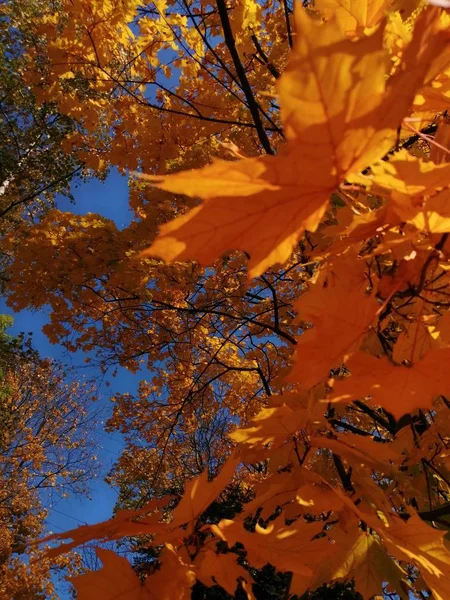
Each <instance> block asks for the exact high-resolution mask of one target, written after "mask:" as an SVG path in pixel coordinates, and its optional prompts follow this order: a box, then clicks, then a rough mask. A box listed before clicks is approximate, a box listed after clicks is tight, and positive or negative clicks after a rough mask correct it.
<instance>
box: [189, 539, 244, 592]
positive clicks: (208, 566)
mask: <svg viewBox="0 0 450 600" xmlns="http://www.w3.org/2000/svg"><path fill="white" fill-rule="evenodd" d="M237 558H238V557H237V555H236V554H232V553H231V552H228V553H227V554H216V553H215V552H213V551H212V550H210V549H208V548H206V549H205V550H204V551H203V552H200V554H199V556H198V560H197V561H196V565H197V571H196V575H197V578H198V579H199V580H200V581H202V582H203V583H204V584H205V585H208V586H211V585H216V584H217V585H220V586H221V587H223V589H224V590H225V591H227V592H228V593H229V594H230V595H231V596H233V595H234V593H235V591H236V587H237V584H238V582H237V580H238V579H240V578H241V579H243V580H245V581H247V582H249V583H251V582H253V578H252V577H251V575H250V573H249V572H248V571H246V570H245V569H244V568H243V567H241V566H240V565H238V564H237V562H236V561H237Z"/></svg>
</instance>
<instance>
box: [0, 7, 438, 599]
mask: <svg viewBox="0 0 450 600" xmlns="http://www.w3.org/2000/svg"><path fill="white" fill-rule="evenodd" d="M59 4H60V5H59V9H58V10H54V9H53V8H52V7H51V6H43V8H42V11H41V13H40V15H39V18H38V19H36V21H35V24H34V27H35V31H34V35H35V36H36V39H37V40H38V42H39V43H36V44H35V46H31V45H30V47H29V48H28V50H27V53H26V56H25V58H24V66H23V78H24V80H25V81H26V82H27V85H29V86H30V87H31V88H32V89H33V91H34V93H35V94H36V96H37V98H38V99H39V101H40V102H50V101H51V102H52V103H53V104H54V105H55V106H56V107H57V110H58V111H59V112H60V113H61V114H64V115H66V116H67V117H69V118H70V119H72V120H73V122H74V123H75V124H76V127H75V128H74V129H72V130H71V132H70V134H69V135H68V136H67V137H66V138H65V139H64V142H63V145H64V149H65V151H66V152H69V153H73V154H74V155H75V156H76V157H77V160H81V161H83V162H84V164H85V168H86V169H88V170H90V171H91V172H93V173H96V174H104V173H105V172H106V170H107V169H108V168H109V167H110V166H116V167H118V168H119V169H120V170H121V171H122V172H124V173H127V172H130V171H131V172H132V173H131V174H130V205H131V207H132V208H133V210H134V215H135V218H134V220H133V222H132V223H131V225H129V226H128V227H125V228H123V229H122V230H119V229H118V228H117V226H116V225H115V224H114V223H113V222H112V221H110V220H108V219H106V218H104V217H101V216H99V215H95V214H88V215H85V216H75V215H72V214H70V213H63V212H60V211H58V210H52V211H50V212H49V213H48V214H47V215H46V216H45V218H42V219H41V220H40V221H39V222H37V223H30V222H29V221H26V220H25V221H24V222H23V224H22V226H21V229H20V231H21V237H20V243H18V237H17V235H14V236H9V237H8V236H7V237H6V238H5V240H4V242H3V247H4V249H5V252H7V253H8V256H9V266H8V276H9V281H10V283H9V287H8V295H9V300H8V301H9V303H10V305H11V306H12V307H14V308H16V309H20V308H24V307H34V308H38V307H41V306H44V305H48V306H50V309H51V323H50V324H49V325H48V326H47V327H46V332H47V334H48V336H49V337H50V339H51V340H52V341H54V342H58V341H62V342H63V343H65V344H66V345H67V347H68V348H69V349H72V350H74V349H83V350H85V351H89V352H90V353H91V354H92V355H93V356H95V360H98V361H99V363H100V365H101V366H102V368H103V369H104V370H105V372H106V371H108V369H109V368H110V367H113V366H114V365H117V364H120V365H121V366H123V367H126V368H128V369H130V370H131V371H133V372H138V371H139V370H141V369H142V370H143V369H147V370H148V372H147V376H146V378H145V379H143V380H142V381H141V383H140V386H139V390H138V392H137V394H135V395H134V396H133V395H132V394H123V395H120V396H116V397H114V398H113V401H114V411H113V415H112V417H111V418H110V420H109V422H108V425H107V427H108V429H109V430H119V431H121V432H122V433H123V434H124V436H125V439H126V447H125V450H124V452H123V454H122V456H121V457H120V459H119V461H118V462H117V463H116V465H115V466H114V469H113V470H112V472H111V473H110V475H109V479H110V481H112V482H113V483H115V484H117V485H118V486H119V487H120V489H121V496H120V506H118V509H119V510H117V512H116V514H115V516H114V517H113V518H112V519H111V520H109V521H106V522H104V523H100V524H98V525H94V526H85V527H79V528H78V529H76V530H73V531H70V532H67V533H64V534H60V535H54V536H52V537H51V538H50V540H58V541H61V542H63V543H61V545H59V546H55V547H54V548H52V549H51V550H49V551H48V556H49V557H50V558H55V557H58V556H60V555H61V554H62V553H64V552H66V551H68V550H71V549H73V548H76V547H78V546H80V545H83V544H85V543H87V542H91V541H92V540H98V543H99V544H101V542H103V541H111V540H119V539H122V538H128V539H135V540H140V542H139V544H140V547H141V548H152V549H154V559H153V560H152V561H151V562H150V564H149V565H147V566H148V568H147V569H146V570H145V572H141V573H140V576H138V575H137V574H136V570H135V569H133V568H132V566H131V565H130V563H129V562H128V560H127V559H126V558H125V557H123V556H120V555H119V554H116V553H114V552H113V551H112V550H109V549H108V550H107V549H104V548H101V547H99V549H98V550H97V552H98V557H99V558H100V560H101V562H102V564H103V566H102V568H101V569H100V570H97V571H92V572H89V573H87V574H84V575H81V576H79V577H75V578H74V579H73V580H72V582H73V584H74V586H75V589H76V590H77V593H78V598H79V599H80V600H90V599H91V598H99V599H102V600H113V599H118V598H127V599H130V600H133V599H136V600H137V599H138V598H139V599H143V598H146V599H155V600H156V599H157V600H161V599H167V600H172V599H175V598H178V599H180V600H182V599H185V598H190V597H191V589H192V587H193V586H194V585H195V584H196V582H201V583H202V584H203V585H204V586H213V585H219V586H221V587H222V588H223V589H224V590H225V591H226V592H228V594H230V595H231V596H233V595H234V594H235V592H236V590H239V593H242V594H245V595H246V596H247V598H249V599H251V598H254V597H255V592H254V586H253V584H254V577H255V572H256V571H258V570H260V569H262V568H264V567H265V565H267V564H270V565H272V566H273V567H275V569H277V571H279V572H283V573H288V574H289V575H288V576H287V578H286V582H287V583H286V586H285V590H284V592H283V598H286V599H287V598H289V597H290V596H294V595H301V594H303V593H305V592H306V591H308V590H314V589H316V588H318V587H320V586H322V585H324V584H329V583H331V582H336V581H346V580H352V579H354V581H355V589H356V590H357V591H358V592H359V593H360V594H361V595H362V596H363V598H365V599H366V598H367V599H370V598H372V597H374V596H377V595H381V594H383V593H386V594H390V595H391V596H390V597H399V598H401V599H402V600H407V599H408V598H410V597H411V595H412V596H413V597H417V598H429V597H430V593H431V594H432V596H431V597H433V598H436V600H447V599H448V598H449V597H450V542H449V538H448V529H449V527H450V463H449V459H450V446H449V445H450V377H449V368H448V365H449V362H450V311H449V308H450V279H449V277H450V275H449V272H450V254H449V244H448V235H449V233H450V209H449V206H450V160H449V157H450V134H449V132H450V125H449V123H450V122H449V117H448V115H447V109H448V108H449V101H450V12H448V11H446V10H445V8H440V7H439V6H433V5H444V4H445V2H431V1H430V2H429V3H427V2H425V0H423V1H421V0H417V1H410V2H406V1H402V0H392V1H391V0H315V2H303V3H298V4H297V5H296V7H295V10H294V11H293V10H292V7H291V6H290V4H289V2H288V1H287V0H284V1H283V2H281V3H279V2H277V1H276V0H262V1H257V0H236V1H233V2H226V1H225V0H215V1H214V2H213V1H211V2H209V1H206V2H203V1H202V2H198V1H195V0H182V1H180V2H175V1H171V0H167V1H166V0H158V1H155V2H153V3H143V2H141V1H139V0H124V1H120V2H119V1H115V0H95V1H93V0H89V1H88V0H70V1H69V0H61V2H60V3H59ZM2 10H4V11H5V13H6V14H7V15H8V18H9V19H11V20H12V21H14V19H17V18H18V16H17V5H16V4H15V3H14V2H11V3H9V4H7V5H6V7H5V8H2ZM93 208H95V199H93ZM49 264H51V265H52V267H51V268H49ZM233 494H237V495H238V497H239V499H240V500H239V502H237V503H236V506H235V510H233V511H231V514H228V515H227V516H226V517H225V516H224V515H223V514H221V513H220V511H218V512H217V514H216V516H215V517H214V518H213V517H212V516H211V512H208V510H210V508H211V506H212V505H213V504H214V502H216V503H218V505H220V503H222V504H226V503H227V501H230V498H231V497H232V495H233ZM217 515H219V516H218V517H217ZM216 517H217V518H216ZM47 541H49V539H47ZM395 594H396V595H397V596H395Z"/></svg>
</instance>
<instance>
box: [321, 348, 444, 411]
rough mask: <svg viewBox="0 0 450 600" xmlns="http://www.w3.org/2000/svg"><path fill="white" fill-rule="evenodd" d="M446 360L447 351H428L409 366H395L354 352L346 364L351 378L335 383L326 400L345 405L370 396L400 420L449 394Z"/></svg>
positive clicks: (382, 359)
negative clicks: (435, 398) (403, 416)
mask: <svg viewBox="0 0 450 600" xmlns="http://www.w3.org/2000/svg"><path fill="white" fill-rule="evenodd" d="M449 359H450V349H448V348H445V349H442V350H434V351H431V352H428V353H427V354H426V355H425V357H424V358H423V359H422V360H419V361H417V362H415V363H414V364H413V365H412V366H404V365H395V364H393V363H391V362H389V361H388V360H387V359H386V358H381V359H378V358H375V357H374V356H369V355H368V354H362V353H357V354H355V355H354V356H352V357H351V358H350V359H349V360H348V361H347V362H346V366H347V368H348V369H349V370H350V372H351V376H350V377H345V378H344V379H342V380H340V381H338V380H336V381H334V387H333V392H332V393H331V394H330V396H329V398H328V399H329V401H330V402H347V403H348V402H352V401H353V400H356V399H358V398H363V397H367V396H370V398H371V401H372V402H373V403H374V404H378V405H380V406H382V407H383V408H385V409H386V410H387V411H389V412H390V413H391V414H392V415H394V417H395V418H396V419H399V418H400V417H401V416H402V415H404V414H407V413H411V412H413V411H415V410H416V409H418V408H431V406H432V402H433V398H434V397H435V396H437V395H438V394H444V395H445V394H448V393H449V392H450V389H449V385H450V384H449V382H448V378H447V375H446V368H447V367H446V365H448V361H449ZM374 373H376V377H375V378H374Z"/></svg>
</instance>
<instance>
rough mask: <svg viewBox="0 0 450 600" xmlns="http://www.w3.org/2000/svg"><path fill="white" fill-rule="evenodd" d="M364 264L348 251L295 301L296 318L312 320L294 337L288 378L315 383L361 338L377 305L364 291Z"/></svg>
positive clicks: (337, 365)
mask: <svg viewBox="0 0 450 600" xmlns="http://www.w3.org/2000/svg"><path fill="white" fill-rule="evenodd" d="M364 267H365V265H364V263H362V262H358V261H357V260H355V257H354V256H353V255H352V254H350V255H349V256H344V257H343V258H342V259H338V260H336V261H334V262H331V263H330V265H329V267H328V269H329V273H327V275H326V278H325V279H324V281H321V282H320V283H317V284H316V285H315V286H314V287H313V288H312V289H311V290H310V291H308V293H306V294H305V295H304V296H303V297H301V298H300V299H299V300H298V301H297V303H296V309H297V311H298V313H299V318H300V319H302V321H312V322H313V324H314V327H313V329H312V330H308V331H306V332H304V333H303V335H302V336H300V337H299V338H298V341H299V344H298V347H297V350H296V353H295V362H294V365H293V367H292V370H291V372H290V373H289V376H288V380H289V381H299V382H300V383H301V384H302V385H304V386H306V387H309V386H311V385H314V384H316V383H317V382H318V381H320V380H321V379H323V378H324V377H326V376H327V375H328V373H329V371H330V369H331V368H337V367H339V366H340V364H341V362H342V359H343V357H344V355H345V354H346V353H347V352H348V351H349V350H350V348H352V347H353V346H355V344H358V342H360V341H361V338H362V336H363V334H364V333H365V332H366V331H367V330H368V328H369V326H370V324H371V322H372V321H373V319H374V317H375V314H376V312H377V310H378V308H379V306H378V302H377V300H376V299H375V297H374V296H373V295H372V294H367V293H366V289H367V279H366V277H365V271H364ZM328 269H327V270H328ZM344 307H346V309H344ZM305 357H307V360H305Z"/></svg>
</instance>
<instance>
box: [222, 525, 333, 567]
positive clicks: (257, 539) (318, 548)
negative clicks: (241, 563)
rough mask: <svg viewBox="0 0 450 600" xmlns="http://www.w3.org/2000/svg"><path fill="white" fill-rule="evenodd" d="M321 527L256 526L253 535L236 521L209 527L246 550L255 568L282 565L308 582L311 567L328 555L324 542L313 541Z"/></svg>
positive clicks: (327, 544) (323, 540)
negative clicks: (238, 543)
mask: <svg viewBox="0 0 450 600" xmlns="http://www.w3.org/2000/svg"><path fill="white" fill-rule="evenodd" d="M322 527H323V525H322V524H321V523H305V522H300V521H297V522H296V523H295V525H291V526H290V527H280V526H279V525H278V526H277V525H275V524H273V523H271V524H270V525H268V527H267V528H266V529H263V528H262V527H260V526H259V525H256V531H255V533H249V532H248V531H246V530H245V529H244V527H243V526H242V523H240V522H239V521H231V520H228V519H223V520H222V521H220V523H219V525H212V526H211V529H212V531H213V532H214V533H215V534H216V535H217V536H219V537H220V538H221V539H223V540H225V541H226V542H228V545H229V546H233V545H234V544H235V543H236V542H240V543H242V544H243V545H244V546H245V549H246V550H247V558H248V560H249V562H250V564H252V565H254V566H255V567H263V566H264V565H266V564H267V563H270V564H276V563H279V564H282V565H283V569H285V570H286V571H292V572H293V573H295V574H297V575H298V576H301V577H307V578H310V577H311V576H312V574H313V569H314V566H316V565H317V564H318V563H319V562H320V561H321V560H323V559H324V557H326V555H327V552H329V551H331V548H330V544H329V543H328V541H327V540H326V539H324V538H319V539H314V541H313V538H315V536H316V535H317V534H318V533H319V532H320V531H321V530H322Z"/></svg>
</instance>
